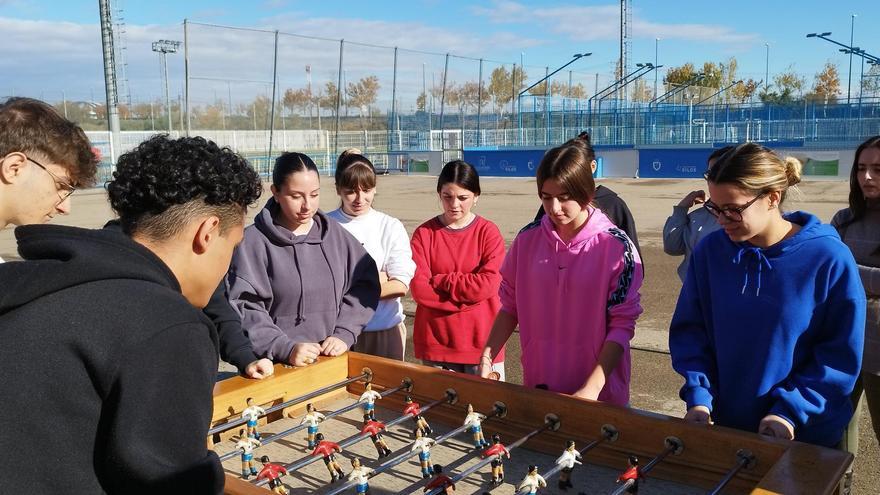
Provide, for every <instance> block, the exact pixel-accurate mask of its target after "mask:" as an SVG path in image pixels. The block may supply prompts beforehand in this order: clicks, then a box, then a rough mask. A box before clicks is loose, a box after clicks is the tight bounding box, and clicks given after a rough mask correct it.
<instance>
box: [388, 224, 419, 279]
mask: <svg viewBox="0 0 880 495" xmlns="http://www.w3.org/2000/svg"><path fill="white" fill-rule="evenodd" d="M388 230H389V233H388V235H389V239H388V246H389V248H388V261H387V262H386V264H385V272H386V273H387V274H388V278H393V279H395V280H398V281H400V282H402V283H403V284H404V285H406V286H407V287H409V284H410V282H411V281H412V278H413V275H415V273H416V264H415V262H414V261H413V256H412V248H410V244H409V236H408V235H407V234H406V229H405V228H404V227H403V224H402V223H400V220H398V219H396V218H394V219H392V220H391V225H390V227H389V229H388Z"/></svg>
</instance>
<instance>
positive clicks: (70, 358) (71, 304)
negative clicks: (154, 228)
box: [0, 225, 223, 494]
mask: <svg viewBox="0 0 880 495" xmlns="http://www.w3.org/2000/svg"><path fill="white" fill-rule="evenodd" d="M15 235H16V237H17V238H18V249H19V254H20V255H21V256H22V258H23V259H24V260H25V261H22V262H12V263H6V264H3V265H0V281H2V285H0V341H2V344H0V363H2V367H0V370H2V371H0V398H2V400H0V421H2V422H3V423H4V427H3V428H2V429H0V445H2V449H0V466H3V467H2V469H3V474H2V476H0V493H83V494H93V493H103V492H108V493H147V492H151V493H218V492H220V491H222V487H223V472H222V469H221V466H220V463H219V460H218V458H217V456H216V455H215V454H214V453H213V452H210V451H208V450H207V448H206V442H205V439H206V437H207V430H208V426H209V423H210V421H211V413H212V388H213V385H214V379H215V376H216V372H217V332H216V330H215V328H214V326H213V324H212V323H211V322H210V320H209V319H208V318H207V317H206V316H205V314H204V313H203V312H202V311H201V310H199V309H197V308H195V307H193V306H192V305H190V304H189V303H188V301H187V300H186V299H185V298H184V297H183V295H182V294H181V293H180V286H179V284H178V282H177V280H176V278H175V276H174V274H173V273H172V272H171V270H170V269H169V268H168V267H167V266H166V265H165V264H164V263H163V262H162V261H161V260H160V259H159V258H158V257H157V256H156V255H154V254H153V253H152V252H151V251H149V250H148V249H146V248H145V247H143V246H142V245H140V244H138V243H136V242H134V241H132V240H131V239H129V238H128V237H126V236H123V235H120V234H119V233H118V232H113V231H109V230H86V229H79V228H74V227H62V226H51V225H32V226H26V227H19V228H18V229H16V231H15Z"/></svg>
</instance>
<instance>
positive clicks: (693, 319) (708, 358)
mask: <svg viewBox="0 0 880 495" xmlns="http://www.w3.org/2000/svg"><path fill="white" fill-rule="evenodd" d="M704 244H705V243H704ZM704 244H703V245H704ZM700 254H701V249H700V248H697V250H696V251H695V252H694V255H693V256H691V259H690V261H689V263H688V271H687V275H686V276H685V279H684V284H683V285H682V287H681V292H680V293H679V295H678V303H677V304H676V306H675V312H674V313H673V315H672V322H671V323H670V326H669V354H670V357H671V359H672V367H673V369H675V371H676V372H677V373H678V374H679V375H681V376H682V377H684V385H683V386H682V387H681V390H680V392H679V396H680V397H681V398H682V400H684V401H685V403H686V404H687V408H688V409H690V408H691V407H694V406H706V407H707V408H709V410H710V411H711V410H712V401H713V393H714V388H713V384H714V383H716V381H717V378H716V373H717V372H716V370H717V364H716V363H715V357H714V356H715V355H714V352H713V351H712V343H711V341H710V338H709V329H708V328H706V317H705V315H704V314H703V306H702V301H701V299H700V287H699V286H698V284H697V279H698V277H697V271H698V270H700V268H699V267H698V266H697V265H698V258H700V257H701V256H700ZM706 275H707V274H705V273H702V270H701V271H700V276H706Z"/></svg>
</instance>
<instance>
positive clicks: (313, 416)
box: [299, 402, 324, 450]
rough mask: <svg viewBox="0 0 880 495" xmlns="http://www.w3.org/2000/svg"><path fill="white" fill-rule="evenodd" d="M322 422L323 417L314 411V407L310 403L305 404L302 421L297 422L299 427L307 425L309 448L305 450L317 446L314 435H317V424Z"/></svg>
mask: <svg viewBox="0 0 880 495" xmlns="http://www.w3.org/2000/svg"><path fill="white" fill-rule="evenodd" d="M321 421H324V415H323V414H321V413H319V412H318V411H316V410H315V406H313V405H312V403H311V402H310V403H308V404H306V415H305V416H303V419H302V421H300V422H299V424H300V425H308V430H307V431H308V433H309V437H308V440H309V446H308V447H307V448H306V450H312V449H314V448H315V446H316V445H317V444H318V442H317V441H315V435H317V434H318V423H320V422H321Z"/></svg>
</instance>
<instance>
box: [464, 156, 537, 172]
mask: <svg viewBox="0 0 880 495" xmlns="http://www.w3.org/2000/svg"><path fill="white" fill-rule="evenodd" d="M544 151H545V150H509V151H495V150H464V161H466V162H468V163H470V164H471V165H473V166H474V168H476V169H477V173H479V174H480V175H481V176H486V177H534V176H535V170H537V169H538V164H539V163H541V158H543V157H544Z"/></svg>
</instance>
